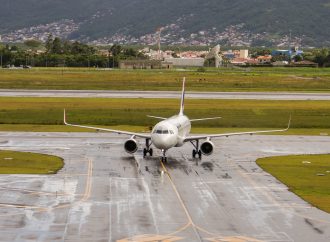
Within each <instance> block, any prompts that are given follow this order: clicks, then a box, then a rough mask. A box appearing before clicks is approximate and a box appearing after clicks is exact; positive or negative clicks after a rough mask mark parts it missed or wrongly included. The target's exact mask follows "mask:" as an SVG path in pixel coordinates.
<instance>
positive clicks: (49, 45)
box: [45, 34, 54, 53]
mask: <svg viewBox="0 0 330 242" xmlns="http://www.w3.org/2000/svg"><path fill="white" fill-rule="evenodd" d="M53 41H54V39H53V35H51V34H50V35H48V38H47V40H46V43H45V47H46V52H47V53H51V52H52V49H53Z"/></svg>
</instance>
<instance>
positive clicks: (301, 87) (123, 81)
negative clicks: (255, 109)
mask: <svg viewBox="0 0 330 242" xmlns="http://www.w3.org/2000/svg"><path fill="white" fill-rule="evenodd" d="M184 76H185V77H187V90H189V91H295V92H330V68H248V69H242V68H240V69H236V68H235V69H231V68H221V69H215V68H209V69H208V70H207V71H206V72H197V71H196V69H186V70H184V71H178V70H111V71H104V70H97V69H93V68H91V69H88V68H34V69H27V70H8V69H0V86H1V88H9V89H11V88H19V89H67V90H68V89H72V90H164V91H169V90H172V91H177V90H179V89H180V86H181V80H182V77H184Z"/></svg>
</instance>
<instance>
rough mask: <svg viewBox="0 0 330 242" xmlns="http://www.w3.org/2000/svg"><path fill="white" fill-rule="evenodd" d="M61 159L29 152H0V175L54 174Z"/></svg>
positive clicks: (60, 166) (60, 167)
mask: <svg viewBox="0 0 330 242" xmlns="http://www.w3.org/2000/svg"><path fill="white" fill-rule="evenodd" d="M63 165H64V162H63V159H62V158H59V157H56V156H51V155H43V154H36V153H29V152H16V151H0V174H55V173H57V172H58V171H59V170H60V169H62V167H63Z"/></svg>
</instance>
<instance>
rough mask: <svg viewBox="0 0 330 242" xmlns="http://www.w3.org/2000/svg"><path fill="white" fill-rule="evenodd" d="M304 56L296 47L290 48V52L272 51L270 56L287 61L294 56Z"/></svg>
mask: <svg viewBox="0 0 330 242" xmlns="http://www.w3.org/2000/svg"><path fill="white" fill-rule="evenodd" d="M303 54H304V51H302V50H299V49H298V47H295V48H292V49H290V50H273V51H272V56H274V57H276V56H285V57H287V58H288V59H292V58H294V57H295V56H297V55H298V56H302V55H303Z"/></svg>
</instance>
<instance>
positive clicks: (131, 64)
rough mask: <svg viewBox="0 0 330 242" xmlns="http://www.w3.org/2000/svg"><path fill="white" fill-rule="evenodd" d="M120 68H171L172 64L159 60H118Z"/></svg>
mask: <svg viewBox="0 0 330 242" xmlns="http://www.w3.org/2000/svg"><path fill="white" fill-rule="evenodd" d="M119 68H120V69H171V68H173V64H172V63H171V62H167V61H161V60H122V61H119Z"/></svg>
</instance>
